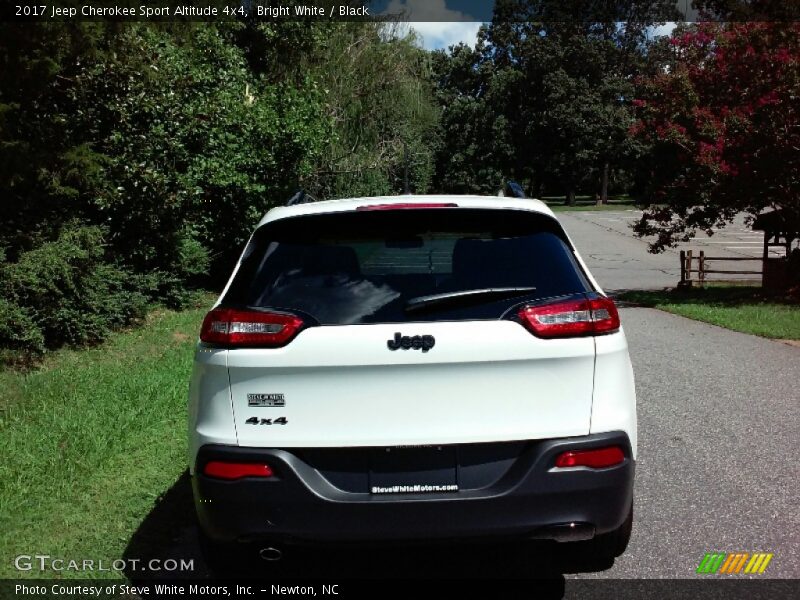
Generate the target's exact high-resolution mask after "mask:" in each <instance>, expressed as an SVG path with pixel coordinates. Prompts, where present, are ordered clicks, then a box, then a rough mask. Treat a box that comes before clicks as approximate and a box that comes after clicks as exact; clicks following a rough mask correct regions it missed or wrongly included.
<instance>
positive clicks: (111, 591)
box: [14, 582, 339, 598]
mask: <svg viewBox="0 0 800 600" xmlns="http://www.w3.org/2000/svg"><path fill="white" fill-rule="evenodd" d="M318 590H319V595H321V596H337V595H339V585H338V584H320V585H316V586H313V585H291V586H288V585H279V584H271V585H269V586H249V585H238V584H237V585H209V584H194V583H193V584H188V585H177V584H168V583H156V584H152V585H149V584H148V585H129V584H125V583H122V584H120V583H111V584H90V585H87V584H76V583H64V582H62V583H53V584H47V585H26V584H22V583H18V584H16V585H15V586H14V595H15V596H46V595H48V594H50V595H52V596H71V597H75V596H80V597H96V598H109V597H113V596H122V597H129V598H146V597H148V596H150V595H154V596H190V597H198V596H209V597H222V596H240V595H244V596H250V595H253V594H256V593H258V592H261V593H262V594H266V593H268V594H271V595H279V596H282V595H293V596H304V597H310V596H316V595H317V593H318Z"/></svg>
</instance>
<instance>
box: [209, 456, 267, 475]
mask: <svg viewBox="0 0 800 600" xmlns="http://www.w3.org/2000/svg"><path fill="white" fill-rule="evenodd" d="M203 473H204V474H205V475H208V476H209V477H216V478H217V479H242V478H243V477H272V475H273V473H272V469H271V468H270V466H269V465H265V464H263V463H231V462H222V461H218V460H213V461H211V462H210V463H207V464H206V467H205V469H203Z"/></svg>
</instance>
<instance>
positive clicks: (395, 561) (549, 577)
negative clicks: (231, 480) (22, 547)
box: [123, 472, 613, 598]
mask: <svg viewBox="0 0 800 600" xmlns="http://www.w3.org/2000/svg"><path fill="white" fill-rule="evenodd" d="M195 524H196V521H195V513H194V506H193V503H192V492H191V484H190V481H189V475H188V472H184V473H183V474H182V475H181V477H180V478H179V479H178V480H177V481H176V482H175V483H174V484H173V486H172V487H171V488H170V489H169V490H168V491H167V492H166V493H165V494H164V495H163V496H161V498H159V500H158V502H157V503H156V506H155V507H154V508H153V510H152V511H151V512H150V514H149V515H148V516H147V517H146V518H145V520H144V521H142V523H141V525H140V526H139V528H138V529H137V531H136V532H135V533H134V535H133V536H132V537H131V539H130V540H129V542H128V546H127V548H126V550H125V553H124V555H123V557H124V558H125V559H126V560H127V561H128V563H131V559H138V563H136V564H137V565H139V566H138V568H136V569H133V568H131V567H129V570H128V571H126V572H125V575H126V576H127V578H128V579H130V580H131V581H133V582H146V581H153V580H158V579H176V578H181V579H198V578H199V579H205V580H212V579H216V578H226V576H227V577H228V578H230V577H235V578H237V579H240V578H243V577H269V578H276V577H281V578H282V577H286V578H293V577H294V578H302V579H304V580H305V579H311V578H321V579H325V578H327V579H335V580H343V579H365V578H367V579H408V578H421V579H432V578H437V579H454V580H464V579H517V580H529V581H537V582H538V583H537V585H536V588H537V596H540V597H541V593H544V594H545V595H544V596H543V597H547V598H561V597H562V596H563V591H564V574H565V573H591V572H597V571H603V570H606V569H608V568H610V567H611V566H612V564H613V563H606V564H600V563H598V562H597V560H595V559H594V558H593V557H591V556H588V555H585V554H584V553H580V552H576V551H575V549H574V548H571V547H569V546H567V545H560V544H556V543H548V542H544V543H533V542H503V543H499V542H492V543H469V544H467V543H460V544H455V543H452V544H442V545H434V546H416V545H415V546H395V547H378V548H376V547H355V548H351V547H335V548H327V547H326V548H313V549H309V548H293V547H289V548H285V549H284V550H285V553H284V558H283V559H282V560H281V561H279V562H277V563H268V562H265V561H262V560H261V559H260V558H258V557H257V555H256V553H255V551H254V552H253V557H252V561H247V564H243V565H242V567H243V568H242V569H237V572H236V573H230V574H225V573H212V572H210V571H209V569H208V567H207V566H206V564H205V563H204V561H203V559H202V556H201V554H200V550H199V545H198V538H197V531H196V528H195V527H196V525H195ZM152 559H158V560H159V561H160V562H159V563H158V564H161V565H164V564H165V561H167V560H168V559H174V560H176V561H181V560H183V561H190V560H191V561H193V568H192V569H191V570H188V571H185V572H180V571H177V572H176V571H172V572H165V571H150V570H146V569H147V565H148V564H149V563H150V561H151V560H152Z"/></svg>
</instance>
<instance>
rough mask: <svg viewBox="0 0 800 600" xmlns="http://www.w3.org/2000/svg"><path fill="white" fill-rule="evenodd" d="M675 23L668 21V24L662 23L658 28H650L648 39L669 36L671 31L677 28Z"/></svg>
mask: <svg viewBox="0 0 800 600" xmlns="http://www.w3.org/2000/svg"><path fill="white" fill-rule="evenodd" d="M677 25H678V24H677V23H675V22H674V21H670V22H668V23H664V24H663V25H659V26H658V27H651V28H650V32H649V33H650V37H654V38H655V37H660V36H662V35H671V34H672V30H673V29H675V27H677Z"/></svg>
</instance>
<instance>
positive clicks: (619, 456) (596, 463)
mask: <svg viewBox="0 0 800 600" xmlns="http://www.w3.org/2000/svg"><path fill="white" fill-rule="evenodd" d="M624 461H625V453H624V452H623V451H622V448H620V447H619V446H609V447H608V448H595V449H592V450H570V451H569V452H562V453H561V454H559V455H558V457H557V458H556V466H557V467H560V468H567V467H590V468H592V469H604V468H606V467H613V466H614V465H618V464H621V463H622V462H624Z"/></svg>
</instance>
